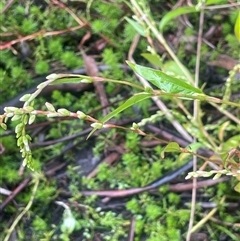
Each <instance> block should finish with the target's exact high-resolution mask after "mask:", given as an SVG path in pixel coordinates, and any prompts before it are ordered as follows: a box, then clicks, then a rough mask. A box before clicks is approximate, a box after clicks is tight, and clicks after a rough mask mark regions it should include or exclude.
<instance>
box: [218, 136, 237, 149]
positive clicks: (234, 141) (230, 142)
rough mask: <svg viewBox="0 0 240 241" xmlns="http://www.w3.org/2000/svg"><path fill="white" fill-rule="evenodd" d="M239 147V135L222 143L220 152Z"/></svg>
mask: <svg viewBox="0 0 240 241" xmlns="http://www.w3.org/2000/svg"><path fill="white" fill-rule="evenodd" d="M239 147H240V135H236V136H233V137H230V138H229V139H228V140H227V141H225V142H224V143H223V146H222V150H223V151H229V150H231V149H233V148H239Z"/></svg>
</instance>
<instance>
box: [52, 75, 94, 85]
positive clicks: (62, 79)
mask: <svg viewBox="0 0 240 241" xmlns="http://www.w3.org/2000/svg"><path fill="white" fill-rule="evenodd" d="M86 80H88V81H89V82H88V83H92V78H91V77H88V76H84V75H64V74H62V75H60V74H59V75H58V77H57V79H55V80H54V81H53V82H51V83H50V84H51V85H57V84H79V83H83V82H84V83H86V82H87V81H86Z"/></svg>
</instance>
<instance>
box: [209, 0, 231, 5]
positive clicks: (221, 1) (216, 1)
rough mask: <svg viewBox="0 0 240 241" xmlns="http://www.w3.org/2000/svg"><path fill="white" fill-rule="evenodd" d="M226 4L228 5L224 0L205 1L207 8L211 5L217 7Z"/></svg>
mask: <svg viewBox="0 0 240 241" xmlns="http://www.w3.org/2000/svg"><path fill="white" fill-rule="evenodd" d="M227 3H228V1H226V0H207V1H206V5H207V6H208V5H212V4H214V5H219V4H227Z"/></svg>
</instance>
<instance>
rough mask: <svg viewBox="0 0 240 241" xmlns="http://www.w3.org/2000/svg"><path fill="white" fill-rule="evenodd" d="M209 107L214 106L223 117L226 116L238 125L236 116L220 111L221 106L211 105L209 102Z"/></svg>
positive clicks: (239, 122)
mask: <svg viewBox="0 0 240 241" xmlns="http://www.w3.org/2000/svg"><path fill="white" fill-rule="evenodd" d="M210 105H212V106H214V107H215V108H216V109H217V110H218V111H220V112H221V113H223V114H224V115H225V116H227V117H228V118H229V119H230V120H232V121H234V122H235V123H237V124H238V125H240V120H239V119H238V118H237V117H236V116H234V115H232V114H231V113H230V112H229V111H227V110H224V109H222V108H221V106H218V105H217V104H215V103H211V102H210Z"/></svg>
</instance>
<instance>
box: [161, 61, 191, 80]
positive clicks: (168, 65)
mask: <svg viewBox="0 0 240 241" xmlns="http://www.w3.org/2000/svg"><path fill="white" fill-rule="evenodd" d="M162 70H164V73H167V74H168V73H169V75H170V76H173V77H175V78H179V79H182V80H184V81H186V76H185V74H184V72H183V71H182V69H181V68H180V67H179V65H178V64H177V63H176V62H175V61H172V60H169V61H166V62H164V65H163V68H162ZM187 71H188V70H187Z"/></svg>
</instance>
